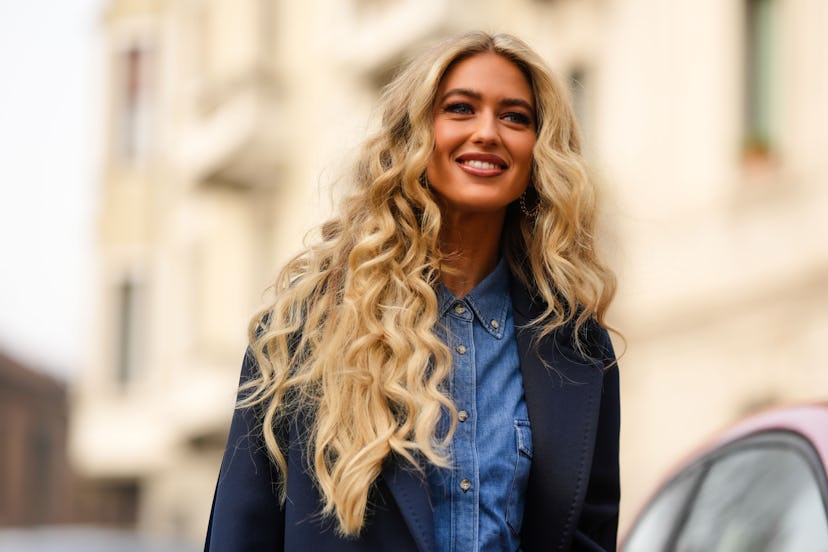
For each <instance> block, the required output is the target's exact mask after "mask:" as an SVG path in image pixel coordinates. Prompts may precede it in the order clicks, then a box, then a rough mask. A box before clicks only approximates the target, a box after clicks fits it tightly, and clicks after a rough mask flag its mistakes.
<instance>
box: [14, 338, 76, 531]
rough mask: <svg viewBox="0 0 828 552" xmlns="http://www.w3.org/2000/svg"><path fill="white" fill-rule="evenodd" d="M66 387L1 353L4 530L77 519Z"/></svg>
mask: <svg viewBox="0 0 828 552" xmlns="http://www.w3.org/2000/svg"><path fill="white" fill-rule="evenodd" d="M67 417H68V405H67V400H66V385H65V384H64V383H62V382H59V381H57V380H55V379H53V378H51V377H49V376H46V375H44V374H42V373H41V372H38V371H37V370H34V369H33V368H31V367H29V366H25V365H23V364H21V363H20V362H18V361H16V360H15V359H13V358H11V357H9V356H7V355H5V354H3V353H0V527H15V526H30V525H42V524H50V523H65V522H67V521H69V520H71V519H72V505H73V501H74V487H75V486H74V484H73V481H72V474H71V470H70V469H69V462H68V460H67V458H66V441H67Z"/></svg>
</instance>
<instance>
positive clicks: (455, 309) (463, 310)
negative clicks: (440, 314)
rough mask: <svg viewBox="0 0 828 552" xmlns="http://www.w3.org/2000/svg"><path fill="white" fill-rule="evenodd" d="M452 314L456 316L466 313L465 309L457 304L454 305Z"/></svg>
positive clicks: (460, 304) (461, 304)
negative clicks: (454, 313)
mask: <svg viewBox="0 0 828 552" xmlns="http://www.w3.org/2000/svg"><path fill="white" fill-rule="evenodd" d="M454 312H456V313H457V314H463V313H464V312H466V307H464V306H463V303H457V304H456V305H454Z"/></svg>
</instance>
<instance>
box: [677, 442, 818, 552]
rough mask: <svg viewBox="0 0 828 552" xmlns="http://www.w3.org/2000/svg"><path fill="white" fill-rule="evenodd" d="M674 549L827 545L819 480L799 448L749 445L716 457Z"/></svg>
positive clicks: (753, 550) (778, 549)
mask: <svg viewBox="0 0 828 552" xmlns="http://www.w3.org/2000/svg"><path fill="white" fill-rule="evenodd" d="M675 548H676V550H718V551H745V552H748V551H750V552H762V551H767V552H771V551H772V552H786V551H791V552H794V551H797V550H826V549H828V522H826V512H825V508H824V506H823V502H822V496H821V493H820V487H819V481H818V479H817V478H816V476H815V473H814V472H813V471H812V469H811V467H810V465H809V463H808V461H807V460H806V459H805V457H804V456H803V455H802V454H801V452H800V451H799V450H798V449H797V448H793V447H787V446H784V445H783V444H776V443H774V444H762V445H757V446H752V447H746V448H744V449H741V450H736V451H734V452H731V453H728V454H725V455H723V456H721V457H719V458H717V459H716V460H715V461H714V462H713V463H712V464H711V467H710V469H709V472H708V474H707V476H706V477H705V480H704V482H703V484H702V486H701V488H700V489H699V493H698V495H697V497H696V500H695V501H694V503H693V508H692V510H691V511H690V513H689V517H688V518H687V521H686V523H685V525H684V527H683V529H682V532H681V534H680V535H679V538H678V541H677V542H676V547H675Z"/></svg>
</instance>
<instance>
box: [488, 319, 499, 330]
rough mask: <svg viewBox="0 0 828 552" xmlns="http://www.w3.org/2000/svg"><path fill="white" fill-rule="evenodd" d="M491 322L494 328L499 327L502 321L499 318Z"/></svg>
mask: <svg viewBox="0 0 828 552" xmlns="http://www.w3.org/2000/svg"><path fill="white" fill-rule="evenodd" d="M489 324H491V325H492V328H494V329H498V328H499V327H500V323H499V322H498V321H497V320H492V321H491V322H489Z"/></svg>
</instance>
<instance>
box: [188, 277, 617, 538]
mask: <svg viewBox="0 0 828 552" xmlns="http://www.w3.org/2000/svg"><path fill="white" fill-rule="evenodd" d="M512 305H513V309H514V316H515V327H516V328H518V330H517V342H518V350H519V351H520V364H521V372H522V374H523V387H524V390H525V393H526V405H527V407H528V410H529V419H530V421H531V423H532V445H533V457H532V467H531V471H530V474H529V483H528V487H527V492H526V508H525V512H524V517H523V528H522V530H521V548H522V549H523V550H524V551H526V552H532V551H535V550H543V551H549V550H556V551H566V550H615V545H616V534H617V524H618V503H619V498H620V490H619V471H618V433H619V397H618V369H617V366H616V365H614V364H613V361H614V354H613V351H612V344H611V342H610V340H609V336H608V335H607V332H606V330H604V329H603V328H600V327H599V326H598V325H597V324H596V323H590V324H589V327H588V328H587V329H586V330H585V335H582V342H583V343H584V344H585V352H586V354H581V353H579V352H578V351H577V350H576V349H574V347H573V335H572V327H571V325H570V326H565V327H561V328H559V329H558V330H557V331H556V332H554V333H553V334H552V335H550V336H548V337H547V338H545V339H543V340H541V341H540V342H539V343H537V346H536V344H534V343H533V341H532V337H533V336H532V334H531V332H530V331H528V330H520V327H522V326H525V325H526V324H527V323H528V322H529V320H531V319H532V318H534V317H535V316H536V315H537V314H539V313H540V312H541V309H542V306H541V305H540V304H537V303H535V302H533V301H532V297H531V296H530V295H529V293H528V292H527V291H526V290H525V289H524V288H522V287H521V286H518V285H513V286H512ZM582 331H584V330H582ZM256 370H257V368H256V366H255V361H253V359H252V358H251V356H250V355H249V354H248V355H245V361H244V364H243V366H242V376H241V378H242V381H244V380H246V379H248V378H250V377H251V376H252V375H254V373H255V371H256ZM259 420H260V418H259V416H258V412H257V409H256V408H248V409H237V410H236V411H235V413H234V415H233V420H232V423H231V426H230V436H229V438H228V441H227V449H226V451H225V453H224V459H223V461H222V465H221V471H220V473H219V478H218V484H217V486H216V492H215V495H214V497H213V506H212V510H211V513H210V524H209V527H208V529H207V540H206V543H205V546H204V549H205V551H214V552H215V551H219V552H231V551H232V552H248V551H249V552H253V551H271V550H287V551H305V550H307V551H311V552H323V551H336V552H339V551H342V552H368V551H371V552H375V551H384V550H389V551H392V550H393V551H395V552H405V551H411V552H432V551H434V550H435V549H436V548H435V542H434V527H433V518H432V510H431V506H430V502H429V492H428V485H427V483H426V482H425V481H424V480H423V478H422V477H421V476H420V475H419V474H418V473H417V472H416V471H414V470H412V469H410V467H409V468H406V466H405V465H404V464H403V463H402V462H398V461H395V460H394V459H393V458H389V459H388V461H386V463H385V464H384V466H383V469H382V472H381V474H380V476H379V477H378V479H377V481H376V483H375V484H374V486H373V488H372V489H371V491H370V495H369V513H368V516H367V518H366V525H365V527H364V529H363V531H362V533H361V534H360V536H359V537H358V538H342V537H339V536H337V535H336V532H335V531H334V522H333V521H332V520H331V519H327V518H322V517H321V516H320V515H319V511H320V504H321V502H320V498H319V494H318V491H317V489H316V487H315V485H314V482H313V479H312V478H311V477H310V476H309V475H308V474H309V473H310V470H309V469H308V465H307V461H306V460H305V458H304V450H303V443H302V442H301V440H300V438H299V435H300V432H299V431H298V430H297V427H296V424H288V425H289V426H290V427H286V428H280V430H281V431H282V434H281V437H282V439H285V438H286V439H287V440H286V441H282V442H286V443H287V453H288V454H287V459H288V466H289V467H288V477H287V500H286V503H285V504H284V506H282V505H280V503H279V499H278V495H277V492H276V490H275V486H274V481H276V478H277V472H276V470H275V468H273V466H272V463H271V461H270V460H269V457H268V454H267V450H266V448H265V445H264V441H263V438H262V436H261V428H260V425H261V424H260V421H259Z"/></svg>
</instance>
